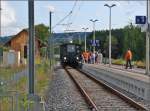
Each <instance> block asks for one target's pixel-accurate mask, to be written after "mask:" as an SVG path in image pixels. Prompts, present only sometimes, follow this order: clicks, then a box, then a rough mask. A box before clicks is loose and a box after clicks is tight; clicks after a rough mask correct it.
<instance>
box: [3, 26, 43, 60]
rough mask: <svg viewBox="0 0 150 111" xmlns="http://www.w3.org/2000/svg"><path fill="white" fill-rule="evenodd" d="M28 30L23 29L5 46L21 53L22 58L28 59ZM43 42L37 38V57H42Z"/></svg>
mask: <svg viewBox="0 0 150 111" xmlns="http://www.w3.org/2000/svg"><path fill="white" fill-rule="evenodd" d="M28 39H29V36H28V30H27V29H23V30H22V31H20V32H19V33H18V34H16V35H14V36H13V37H12V38H11V39H10V40H9V41H8V42H7V43H5V46H7V47H10V49H11V50H14V51H19V52H20V57H21V58H26V55H27V46H28ZM41 47H42V43H41V41H40V40H39V39H38V38H37V37H35V56H40V48H41Z"/></svg>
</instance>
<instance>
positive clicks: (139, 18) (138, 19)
mask: <svg viewBox="0 0 150 111" xmlns="http://www.w3.org/2000/svg"><path fill="white" fill-rule="evenodd" d="M135 23H136V24H146V16H136V17H135Z"/></svg>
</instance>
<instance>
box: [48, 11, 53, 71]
mask: <svg viewBox="0 0 150 111" xmlns="http://www.w3.org/2000/svg"><path fill="white" fill-rule="evenodd" d="M51 17H52V12H51V11H50V12H49V32H50V35H49V40H48V41H49V44H48V52H49V61H50V69H51V67H52V60H51V56H52V55H51V33H52V30H51V27H52V26H51Z"/></svg>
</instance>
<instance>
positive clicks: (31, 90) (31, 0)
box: [28, 0, 35, 95]
mask: <svg viewBox="0 0 150 111" xmlns="http://www.w3.org/2000/svg"><path fill="white" fill-rule="evenodd" d="M28 11H29V94H33V95H34V73H35V67H34V40H35V36H34V0H28Z"/></svg>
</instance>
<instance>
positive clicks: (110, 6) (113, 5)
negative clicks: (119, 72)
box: [104, 4, 116, 67]
mask: <svg viewBox="0 0 150 111" xmlns="http://www.w3.org/2000/svg"><path fill="white" fill-rule="evenodd" d="M104 6H106V7H108V8H109V10H110V14H109V67H111V8H112V7H115V6H116V4H112V5H108V4H105V5H104Z"/></svg>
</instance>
